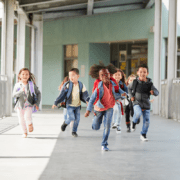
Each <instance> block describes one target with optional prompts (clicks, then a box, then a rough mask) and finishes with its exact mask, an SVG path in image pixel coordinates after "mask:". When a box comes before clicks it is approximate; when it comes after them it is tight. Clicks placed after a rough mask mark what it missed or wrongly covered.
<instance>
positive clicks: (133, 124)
mask: <svg viewBox="0 0 180 180" xmlns="http://www.w3.org/2000/svg"><path fill="white" fill-rule="evenodd" d="M135 130H136V123H134V122H132V124H131V132H134V131H135Z"/></svg>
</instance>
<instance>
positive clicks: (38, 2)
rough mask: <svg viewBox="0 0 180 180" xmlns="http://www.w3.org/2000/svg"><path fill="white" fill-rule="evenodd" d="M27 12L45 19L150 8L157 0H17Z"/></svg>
mask: <svg viewBox="0 0 180 180" xmlns="http://www.w3.org/2000/svg"><path fill="white" fill-rule="evenodd" d="M17 2H18V4H19V7H20V8H22V9H23V10H24V11H25V12H26V13H27V14H29V13H33V14H43V19H52V18H53V19H54V18H63V17H69V16H83V15H93V14H101V13H112V12H119V11H127V10H137V9H149V8H151V7H152V6H153V5H154V3H155V0H17Z"/></svg>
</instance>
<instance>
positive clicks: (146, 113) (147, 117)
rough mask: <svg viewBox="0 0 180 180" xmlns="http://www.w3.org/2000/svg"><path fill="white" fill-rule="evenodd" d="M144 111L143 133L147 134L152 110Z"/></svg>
mask: <svg viewBox="0 0 180 180" xmlns="http://www.w3.org/2000/svg"><path fill="white" fill-rule="evenodd" d="M142 113H143V127H142V131H141V134H147V132H148V128H149V124H150V110H144V111H143V112H142Z"/></svg>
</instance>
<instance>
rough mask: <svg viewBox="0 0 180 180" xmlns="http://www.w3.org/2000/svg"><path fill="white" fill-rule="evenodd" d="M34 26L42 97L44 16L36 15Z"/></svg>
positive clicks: (36, 75) (37, 77) (37, 81)
mask: <svg viewBox="0 0 180 180" xmlns="http://www.w3.org/2000/svg"><path fill="white" fill-rule="evenodd" d="M33 19H34V22H33V24H34V26H35V27H36V28H37V29H36V31H35V32H36V33H35V77H36V84H37V86H38V87H39V90H40V91H41V97H42V66H43V20H42V16H40V15H39V16H38V15H37V16H35V17H34V18H33ZM40 109H42V100H41V103H40Z"/></svg>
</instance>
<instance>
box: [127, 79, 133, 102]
mask: <svg viewBox="0 0 180 180" xmlns="http://www.w3.org/2000/svg"><path fill="white" fill-rule="evenodd" d="M132 88H133V82H132V83H131V84H129V86H128V94H129V97H130V99H131V101H134V96H133V94H132V90H133V89H132Z"/></svg>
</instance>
